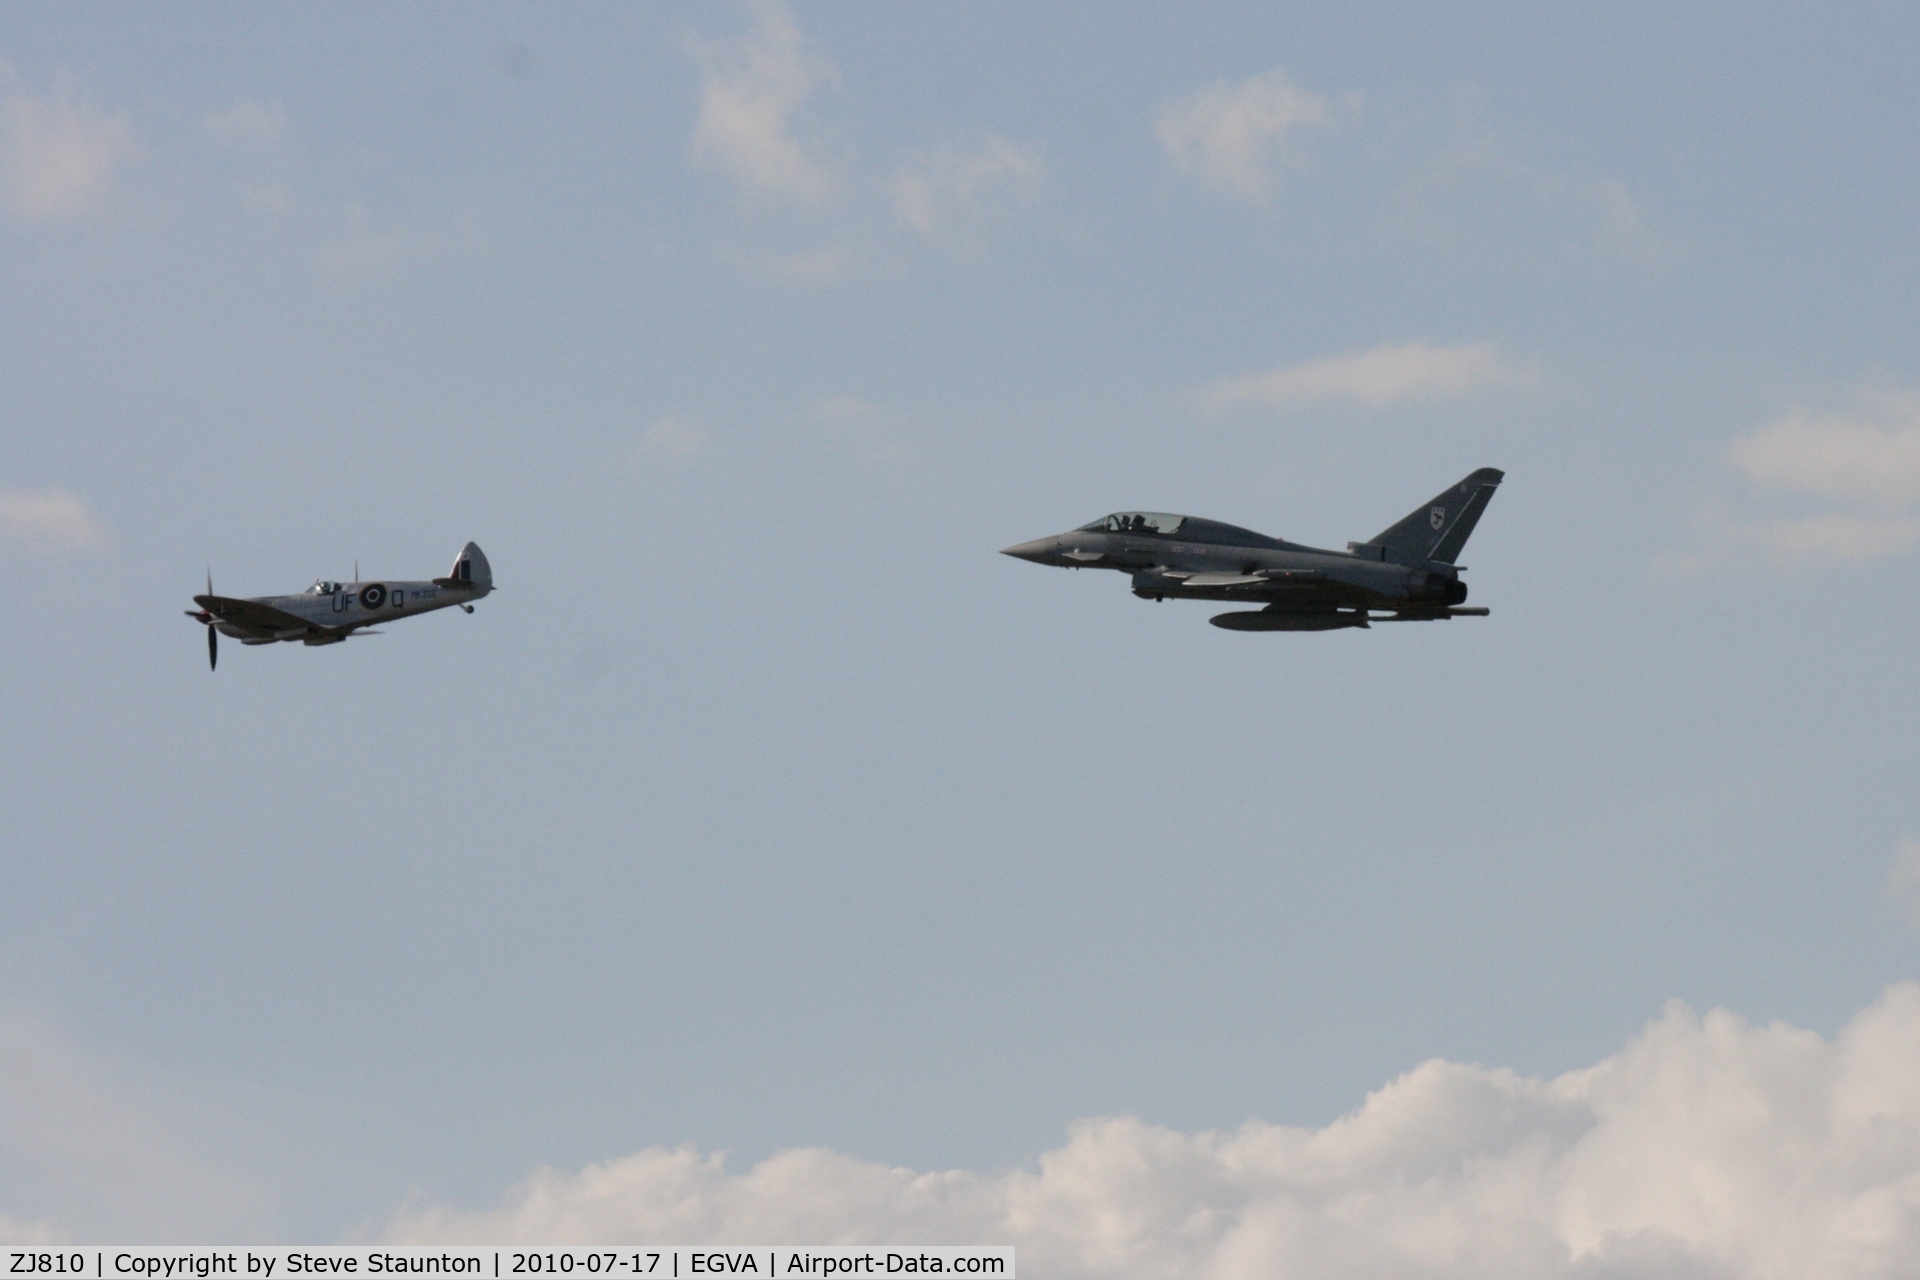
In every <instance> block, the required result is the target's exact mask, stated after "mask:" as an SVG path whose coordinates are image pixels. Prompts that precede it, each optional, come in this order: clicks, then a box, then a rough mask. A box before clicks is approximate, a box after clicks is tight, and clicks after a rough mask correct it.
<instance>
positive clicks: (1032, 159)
mask: <svg viewBox="0 0 1920 1280" xmlns="http://www.w3.org/2000/svg"><path fill="white" fill-rule="evenodd" d="M1046 178H1047V166H1046V162H1045V161H1044V160H1043V159H1042V158H1041V155H1040V149H1039V148H1038V147H1035V146H1029V145H1024V144H1022V143H1018V142H1010V141H1008V140H1007V139H1005V138H994V137H990V138H988V139H986V141H985V142H984V143H982V144H981V146H980V147H979V149H978V150H974V151H923V152H920V153H919V154H917V155H915V156H914V158H913V159H912V161H910V162H909V163H907V164H905V165H902V166H901V167H900V168H899V169H898V170H897V171H896V172H895V173H894V175H893V182H892V183H891V187H892V191H893V207H894V212H895V213H897V214H898V215H899V217H900V220H901V221H902V222H904V223H906V224H907V225H908V226H909V227H911V228H913V229H914V230H915V231H917V232H919V233H920V234H921V235H923V236H925V237H926V238H927V239H929V240H932V241H934V242H936V243H940V244H946V245H949V246H956V247H970V246H972V245H974V244H976V243H977V242H978V241H979V239H980V238H981V236H983V235H984V234H985V232H986V231H987V230H988V229H989V228H990V227H992V226H993V225H994V224H995V223H996V222H999V221H1000V220H1002V219H1003V218H1005V217H1006V215H1007V213H1008V212H1009V211H1010V210H1012V209H1013V208H1014V207H1016V206H1018V205H1022V204H1026V203H1029V202H1031V201H1032V200H1033V199H1034V197H1035V196H1037V195H1038V194H1039V192H1040V189H1041V187H1042V186H1043V185H1044V184H1045V182H1046Z"/></svg>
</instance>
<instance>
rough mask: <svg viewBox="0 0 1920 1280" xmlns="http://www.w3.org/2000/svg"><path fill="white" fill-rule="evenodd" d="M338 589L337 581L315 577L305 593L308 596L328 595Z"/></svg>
mask: <svg viewBox="0 0 1920 1280" xmlns="http://www.w3.org/2000/svg"><path fill="white" fill-rule="evenodd" d="M338 590H340V584H339V583H337V582H328V581H327V580H326V579H325V578H315V579H314V580H313V585H312V586H310V587H308V588H307V590H306V594H307V595H310V596H330V595H332V594H333V593H334V592H336V591H338Z"/></svg>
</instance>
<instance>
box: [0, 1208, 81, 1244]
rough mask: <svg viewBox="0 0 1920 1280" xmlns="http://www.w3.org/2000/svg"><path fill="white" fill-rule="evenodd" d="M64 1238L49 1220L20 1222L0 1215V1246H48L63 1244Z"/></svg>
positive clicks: (2, 1214)
mask: <svg viewBox="0 0 1920 1280" xmlns="http://www.w3.org/2000/svg"><path fill="white" fill-rule="evenodd" d="M65 1242H66V1237H65V1236H63V1235H62V1234H61V1233H60V1229H59V1228H58V1227H56V1226H55V1225H54V1223H53V1221H52V1220H51V1219H47V1218H40V1219H36V1220H34V1221H32V1222H22V1221H21V1220H20V1219H18V1218H9V1217H8V1216H7V1215H6V1214H4V1213H0V1245H14V1244H24V1245H48V1244H64V1243H65Z"/></svg>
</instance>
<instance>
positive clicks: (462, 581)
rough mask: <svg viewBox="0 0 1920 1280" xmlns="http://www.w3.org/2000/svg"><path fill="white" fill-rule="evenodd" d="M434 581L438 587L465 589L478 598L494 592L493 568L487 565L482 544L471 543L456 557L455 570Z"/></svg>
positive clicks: (452, 569) (461, 549)
mask: <svg viewBox="0 0 1920 1280" xmlns="http://www.w3.org/2000/svg"><path fill="white" fill-rule="evenodd" d="M433 581H434V584H435V585H436V586H442V587H451V588H454V589H456V590H460V589H464V590H467V591H471V592H473V593H474V594H475V595H476V596H484V595H486V594H487V593H488V592H489V591H492V590H493V566H492V565H490V564H488V563H487V553H486V552H484V551H482V550H481V549H480V544H479V543H477V542H469V543H468V544H467V545H466V546H464V547H462V548H460V554H459V555H458V556H456V557H454V561H453V568H451V569H449V570H447V576H446V577H444V578H435V579H434V580H433Z"/></svg>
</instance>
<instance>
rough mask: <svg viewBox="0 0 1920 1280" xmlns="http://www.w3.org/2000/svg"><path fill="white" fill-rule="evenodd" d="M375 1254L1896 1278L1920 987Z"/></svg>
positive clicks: (1679, 1024)
mask: <svg viewBox="0 0 1920 1280" xmlns="http://www.w3.org/2000/svg"><path fill="white" fill-rule="evenodd" d="M385 1238H386V1239H387V1240H389V1241H392V1242H395V1243H436V1242H449V1243H451V1242H463V1241H464V1242H483V1241H484V1242H487V1243H520V1242H527V1243H534V1242H538V1243H545V1242H550V1241H553V1240H566V1241H569V1242H572V1243H578V1244H596V1243H607V1244H611V1243H615V1242H625V1241H632V1240H635V1239H655V1240H662V1239H669V1238H671V1239H674V1240H678V1241H683V1242H686V1243H692V1244H697V1243H703V1242H711V1243H733V1244H744V1243H757V1242H769V1241H788V1242H800V1243H820V1244H831V1243H902V1244H910V1243H935V1242H937V1243H952V1244H970V1243H992V1244H1013V1245H1015V1246H1016V1247H1017V1248H1018V1249H1019V1260H1020V1264H1021V1266H1022V1267H1023V1268H1024V1269H1026V1270H1028V1271H1030V1272H1031V1273H1032V1274H1035V1275H1047V1276H1058V1277H1096V1276H1098V1277H1107V1276H1113V1277H1118V1276H1126V1277H1186V1276H1208V1277H1213V1278H1215V1280H1238V1278H1241V1277H1244V1278H1246V1280H1264V1278H1265V1277H1269V1276H1275V1275H1325V1276H1362V1275H1365V1276H1396V1277H1400V1276H1405V1277H1417V1276H1428V1277H1441V1276H1445V1277H1475V1278H1476V1280H1502V1278H1504V1277H1528V1278H1529V1280H1534V1278H1551V1277H1567V1278H1568V1280H1575V1278H1578V1277H1588V1278H1592V1277H1599V1276H1654V1275H1658V1276H1663V1277H1673V1278H1675V1280H1681V1278H1686V1277H1700V1278H1701V1280H1707V1278H1708V1277H1713V1278H1716V1280H1717V1278H1720V1277H1727V1276H1746V1277H1755V1278H1770V1277H1779V1278H1780V1280H1788V1278H1790V1277H1793V1278H1797V1277H1803V1276H1821V1277H1826V1278H1829V1280H1847V1278H1851V1277H1885V1276H1892V1275H1905V1274H1911V1269H1912V1264H1913V1259H1915V1258H1916V1257H1920V985H1915V984H1913V983H1902V984H1899V985H1896V986H1894V987H1891V988H1889V989H1888V990H1887V991H1886V993H1885V994H1884V995H1883V996H1882V997H1881V998H1880V999H1879V1000H1878V1001H1876V1002H1875V1003H1874V1004H1873V1005H1872V1006H1870V1007H1869V1008H1868V1009H1866V1010H1865V1011H1864V1012H1862V1013H1861V1014H1860V1015H1859V1016H1857V1017H1856V1018H1854V1019H1853V1020H1852V1021H1851V1022H1850V1023H1849V1024H1848V1025H1847V1026H1846V1027H1845V1028H1844V1029H1843V1030H1842V1031H1841V1033H1840V1034H1839V1036H1838V1037H1837V1038H1836V1039H1835V1040H1833V1041H1827V1040H1823V1039H1822V1038H1821V1037H1820V1036H1818V1035H1816V1034H1814V1033H1812V1032H1809V1031H1802V1030H1799V1029H1797V1028H1794V1027H1790V1026H1786V1025H1784V1024H1780V1023H1775V1024H1773V1025H1771V1026H1765V1027H1761V1026H1755V1025H1753V1024H1750V1023H1748V1022H1746V1021H1744V1020H1743V1019H1741V1018H1739V1017H1737V1016H1735V1015H1733V1014H1730V1013H1726V1012H1718V1011H1717V1012H1714V1013H1710V1014H1708V1015H1707V1016H1706V1017H1705V1018H1698V1017H1696V1016H1695V1015H1694V1014H1693V1013H1691V1012H1690V1011H1689V1010H1687V1009H1686V1008H1685V1007H1684V1006H1681V1005H1679V1004H1678V1003H1675V1004H1673V1005H1670V1006H1669V1007H1668V1008H1667V1010H1666V1011H1665V1013H1663V1014H1662V1015H1661V1017H1659V1018H1658V1019H1656V1020H1655V1021H1654V1022H1653V1023H1651V1024H1650V1025H1649V1026H1648V1027H1647V1028H1646V1029H1645V1030H1644V1031H1643V1032H1642V1033H1641V1034H1640V1035H1639V1036H1637V1037H1635V1038H1634V1040H1633V1041H1632V1042H1631V1043H1629V1044H1628V1045H1627V1047H1626V1048H1625V1049H1624V1050H1623V1051H1622V1052H1620V1053H1618V1054H1616V1055H1614V1056H1612V1057H1610V1058H1607V1059H1606V1060H1604V1061H1602V1062H1601V1063H1599V1064H1598V1065H1597V1066H1594V1067H1591V1068H1587V1069H1585V1070H1580V1071H1573V1072H1569V1073H1568V1074H1566V1075H1563V1076H1560V1077H1559V1078H1557V1079H1553V1080H1535V1079H1528V1078H1525V1077H1522V1076H1519V1075H1516V1074H1514V1073H1513V1072H1511V1071H1506V1070H1496V1069H1489V1068H1486V1067H1480V1066H1467V1065H1461V1064H1457V1063H1449V1062H1442V1061H1433V1062H1429V1063H1426V1064H1425V1065H1423V1066H1421V1067H1419V1068H1417V1069H1415V1070H1413V1071H1410V1072H1408V1073H1407V1074H1406V1075H1404V1076H1402V1077H1400V1078H1399V1079H1398V1080H1395V1081H1393V1082H1392V1083H1391V1084H1389V1085H1387V1086H1386V1087H1385V1088H1383V1089H1380V1090H1379V1091H1378V1092H1376V1093H1374V1094H1372V1095H1370V1096H1369V1097H1368V1098H1367V1101H1366V1104H1365V1105H1364V1106H1363V1107H1361V1108H1360V1109H1359V1110H1358V1111H1356V1112H1354V1113H1353V1114H1351V1115H1349V1116H1346V1117H1344V1118H1343V1119H1340V1120H1338V1121H1335V1122H1334V1123H1333V1124H1330V1125H1328V1126H1326V1127H1325V1128H1321V1129H1298V1128H1288V1127H1285V1126H1280V1125H1271V1124H1265V1123H1261V1122H1250V1123H1248V1124H1246V1125H1243V1126H1241V1127H1240V1128H1239V1129H1237V1130H1234V1131H1231V1132H1213V1133H1199V1134H1187V1133H1180V1132H1176V1131H1174V1130H1170V1129H1164V1128H1158V1127H1155V1126H1151V1125H1147V1124H1143V1123H1141V1122H1140V1121H1138V1120H1132V1119H1108V1120H1092V1121H1086V1122H1083V1123H1081V1124H1078V1125H1075V1126H1074V1127H1073V1130H1072V1132H1071V1134H1070V1135H1069V1138H1068V1141H1067V1143H1066V1145H1065V1146H1063V1147H1061V1148H1059V1149H1057V1150H1054V1151H1050V1152H1047V1153H1046V1154H1045V1155H1043V1156H1041V1157H1040V1159H1039V1161H1038V1164H1037V1167H1034V1168H1031V1169H1019V1170H1015V1171H1012V1172H1009V1173H1003V1174H976V1173H969V1172H963V1171H952V1172H943V1173H919V1172H915V1171H913V1170H910V1169H901V1168H892V1167H888V1166H884V1165H879V1164H874V1163H871V1162H867V1161H862V1160H856V1159H854V1158H852V1157H849V1156H845V1155H840V1154H837V1153H835V1152H832V1151H825V1150H801V1151H787V1152H782V1153H780V1154H778V1155H775V1156H773V1157H771V1158H769V1159H767V1160H765V1161H762V1162H761V1163H759V1164H757V1165H755V1166H753V1167H752V1168H750V1169H747V1170H745V1171H744V1172H741V1173H729V1172H728V1171H727V1169H726V1167H725V1163H724V1161H723V1159H722V1158H721V1157H720V1156H717V1155H701V1154H699V1153H697V1152H696V1151H694V1150H692V1149H690V1148H685V1147H682V1148H679V1149H676V1150H668V1149H664V1148H653V1149H649V1150H646V1151H642V1152H640V1153H638V1154H636V1155H632V1156H628V1157H626V1158H623V1159H619V1160H612V1161H609V1162H607V1163H605V1164H600V1165H594V1166H592V1167H589V1168H587V1169H585V1170H582V1171H580V1172H578V1173H567V1172H563V1171H560V1170H555V1169H543V1170H541V1171H539V1172H538V1173H536V1174H534V1175H533V1176H532V1177H531V1178H529V1179H528V1180H527V1181H526V1182H524V1183H522V1184H521V1185H520V1186H518V1187H516V1188H515V1189H514V1190H513V1191H512V1192H510V1193H509V1194H508V1195H507V1196H506V1198H505V1199H504V1200H503V1201H502V1202H501V1203H500V1204H499V1205H498V1206H497V1207H495V1208H493V1209H491V1210H486V1211H482V1212H462V1211H458V1210H455V1209H451V1208H446V1207H437V1206H428V1207H420V1208H411V1209H408V1210H405V1211H403V1212H401V1213H400V1214H398V1215H397V1216H396V1217H395V1218H394V1219H393V1220H392V1221H391V1222H390V1223H389V1225H388V1227H387V1229H386V1231H385Z"/></svg>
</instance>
